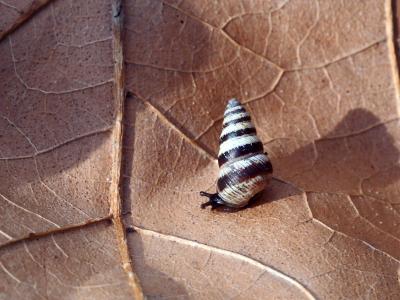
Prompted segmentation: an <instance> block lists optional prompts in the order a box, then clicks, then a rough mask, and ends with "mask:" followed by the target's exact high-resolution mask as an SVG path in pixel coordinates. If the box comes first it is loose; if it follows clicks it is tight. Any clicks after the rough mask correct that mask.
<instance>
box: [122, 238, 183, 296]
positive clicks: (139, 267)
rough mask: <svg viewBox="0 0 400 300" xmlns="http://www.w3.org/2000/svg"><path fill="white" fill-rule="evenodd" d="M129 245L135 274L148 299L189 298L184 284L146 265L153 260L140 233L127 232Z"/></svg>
mask: <svg viewBox="0 0 400 300" xmlns="http://www.w3.org/2000/svg"><path fill="white" fill-rule="evenodd" d="M127 243H128V248H129V252H130V258H131V261H132V264H133V266H134V272H135V273H136V274H137V276H138V277H139V280H140V284H141V287H142V290H143V293H144V295H145V296H146V299H164V298H168V299H169V298H171V299H173V298H174V299H175V298H179V299H187V298H189V294H188V292H187V290H186V288H185V286H184V285H183V284H181V283H179V282H177V281H176V280H174V279H173V278H172V277H171V276H169V275H168V274H166V273H164V272H161V271H159V270H158V269H155V268H153V267H151V266H149V265H148V264H147V263H146V261H151V260H152V259H151V256H149V254H148V253H145V249H144V247H145V246H144V244H143V240H142V237H141V236H140V234H139V233H137V232H135V231H130V232H127ZM148 246H149V245H148ZM159 251H164V249H161V248H160V249H159ZM157 254H158V253H157ZM165 263H166V264H168V263H169V262H168V261H166V262H165ZM171 263H172V264H173V262H171Z"/></svg>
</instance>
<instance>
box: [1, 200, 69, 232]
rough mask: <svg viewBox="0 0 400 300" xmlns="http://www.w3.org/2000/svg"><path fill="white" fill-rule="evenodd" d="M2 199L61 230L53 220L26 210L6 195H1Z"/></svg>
mask: <svg viewBox="0 0 400 300" xmlns="http://www.w3.org/2000/svg"><path fill="white" fill-rule="evenodd" d="M0 197H1V198H2V199H3V200H4V201H6V202H7V203H8V204H11V205H12V206H14V207H17V208H18V209H21V210H22V211H24V212H26V213H28V214H30V215H34V216H35V217H37V218H39V219H40V220H43V221H45V222H46V223H49V224H51V225H53V226H55V227H56V228H61V227H60V225H58V224H57V223H54V222H53V221H51V220H49V219H47V218H45V217H43V216H42V215H40V214H38V213H35V212H33V211H30V210H29V209H26V208H25V207H23V206H20V205H18V204H16V203H15V202H13V201H11V200H10V199H8V198H7V197H6V196H4V195H3V194H1V193H0ZM11 239H12V238H11Z"/></svg>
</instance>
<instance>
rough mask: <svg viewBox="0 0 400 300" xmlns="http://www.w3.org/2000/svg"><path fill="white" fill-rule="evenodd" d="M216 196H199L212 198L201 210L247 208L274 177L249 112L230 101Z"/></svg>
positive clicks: (226, 113)
mask: <svg viewBox="0 0 400 300" xmlns="http://www.w3.org/2000/svg"><path fill="white" fill-rule="evenodd" d="M218 165H219V175H218V182H217V193H215V194H209V193H206V192H200V195H201V196H205V197H208V198H209V201H208V202H206V203H203V204H202V205H201V208H205V207H207V206H209V205H211V207H212V209H213V208H216V207H218V206H221V205H225V206H228V207H233V208H241V207H244V206H246V205H247V204H248V203H249V201H250V200H251V199H252V198H253V197H254V196H255V195H256V194H258V193H259V192H261V191H262V190H264V189H265V187H266V186H267V185H268V182H269V180H270V178H271V176H272V165H271V162H270V161H269V158H268V154H267V153H266V152H264V149H263V144H262V143H261V141H260V140H259V138H258V137H257V132H256V129H255V127H254V125H253V123H252V122H251V118H250V115H249V113H248V112H246V109H245V108H244V107H243V106H242V105H241V104H240V102H239V101H238V100H237V99H231V100H229V101H228V104H227V106H226V109H225V113H224V121H223V125H222V133H221V136H220V149H219V154H218Z"/></svg>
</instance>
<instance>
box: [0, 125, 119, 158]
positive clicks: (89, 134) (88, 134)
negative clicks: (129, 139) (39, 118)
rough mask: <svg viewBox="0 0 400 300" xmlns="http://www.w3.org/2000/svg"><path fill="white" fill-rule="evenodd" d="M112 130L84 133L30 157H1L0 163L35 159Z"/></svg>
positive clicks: (107, 128)
mask: <svg viewBox="0 0 400 300" xmlns="http://www.w3.org/2000/svg"><path fill="white" fill-rule="evenodd" d="M112 128H113V127H105V128H103V129H100V130H95V131H92V132H88V133H85V134H83V135H79V136H76V137H74V138H71V139H68V140H65V141H64V142H62V143H59V144H56V145H54V146H52V147H49V148H45V149H42V150H39V151H37V152H35V153H34V154H32V155H21V156H10V157H1V156H0V161H1V160H5V161H7V160H19V159H29V158H35V157H37V156H39V155H43V154H45V153H48V152H51V151H53V150H56V149H58V148H60V147H62V146H65V145H68V144H70V143H73V142H76V141H79V140H81V139H84V138H87V137H91V136H94V135H98V134H102V133H108V132H110V131H111V130H112Z"/></svg>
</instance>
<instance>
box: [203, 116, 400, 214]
mask: <svg viewBox="0 0 400 300" xmlns="http://www.w3.org/2000/svg"><path fill="white" fill-rule="evenodd" d="M392 122H395V121H392ZM389 124H390V122H389V123H388V124H382V121H380V119H379V118H377V117H376V116H375V115H374V114H373V113H371V112H369V111H367V110H365V109H354V110H351V111H350V112H349V113H348V114H347V115H346V117H345V118H344V119H343V120H342V121H341V122H340V123H339V124H338V125H337V126H336V127H335V128H334V129H333V130H332V131H331V132H329V133H328V134H327V135H326V136H324V137H322V138H321V139H319V140H317V141H316V142H315V145H314V144H309V145H306V146H304V147H301V148H299V149H298V150H296V151H294V152H293V154H291V155H289V156H282V157H278V158H273V159H272V164H273V166H274V177H273V179H272V180H271V182H270V184H269V186H268V187H267V188H266V189H265V190H264V191H263V192H262V193H260V194H259V195H256V197H254V198H253V199H252V200H251V201H250V202H249V204H248V205H247V206H246V207H244V208H242V209H232V208H229V207H219V208H217V209H215V211H216V212H224V213H231V212H237V211H239V210H243V209H250V208H252V207H256V206H259V205H263V204H266V203H268V202H272V201H277V200H280V199H285V198H287V197H290V196H293V195H298V194H301V193H302V192H303V191H318V192H333V193H335V192H339V193H347V194H357V193H358V192H359V188H360V187H359V181H360V179H368V178H370V177H371V176H374V175H376V174H378V173H379V172H383V173H384V172H385V170H388V169H391V168H396V166H397V161H398V159H399V157H400V154H399V150H398V149H397V148H396V146H395V140H394V138H393V137H392V135H391V134H390V133H389V132H388V128H387V126H389ZM393 128H395V127H393ZM315 151H316V153H315ZM311 157H316V159H310V160H309V161H308V162H307V164H302V163H300V164H298V165H296V162H302V161H303V160H304V161H305V160H306V159H305V158H311ZM393 174H399V172H393ZM398 179H399V176H385V177H383V176H382V177H380V179H379V180H378V181H376V182H374V188H378V189H380V188H384V187H385V186H388V185H390V184H392V183H394V182H396V181H397V180H398ZM199 199H201V197H200V196H199Z"/></svg>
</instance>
